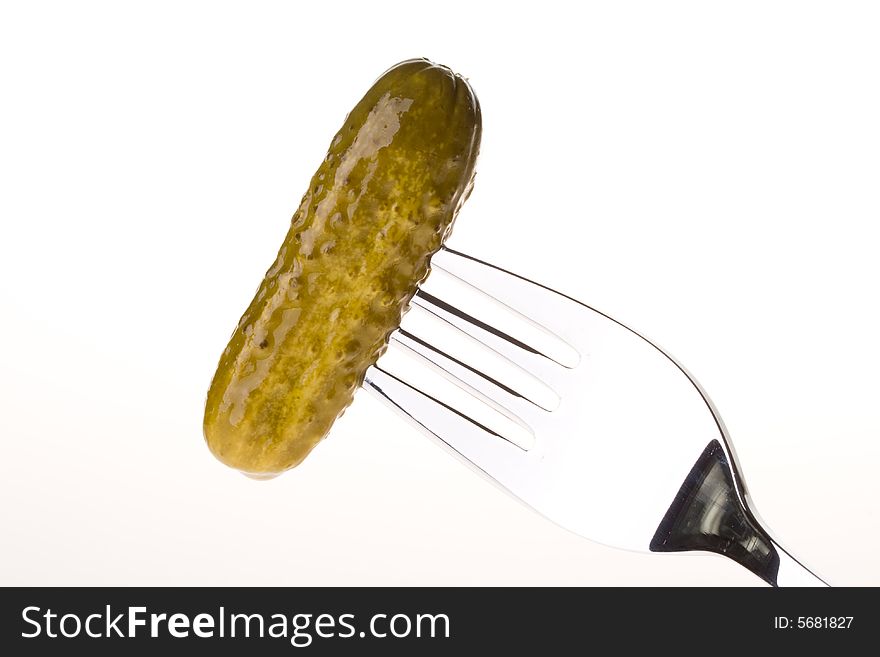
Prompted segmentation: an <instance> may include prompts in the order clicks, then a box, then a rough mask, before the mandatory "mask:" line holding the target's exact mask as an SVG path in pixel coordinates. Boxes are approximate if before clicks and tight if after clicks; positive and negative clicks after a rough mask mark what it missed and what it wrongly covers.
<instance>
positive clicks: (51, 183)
mask: <svg viewBox="0 0 880 657" xmlns="http://www.w3.org/2000/svg"><path fill="white" fill-rule="evenodd" d="M11 4H12V3H9V4H4V5H3V8H2V9H0V221H2V238H0V313H2V322H0V345H2V356H0V448H2V451H0V459H2V466H3V467H2V470H3V475H2V477H0V528H2V529H0V537H2V538H0V584H4V585H11V584H120V585H122V584H124V585H133V584H218V585H220V584H289V585H292V584H316V585H320V584H413V585H416V584H418V585H428V584H607V585H627V584H652V585H653V584H658V585H659V584H673V585H674V584H725V585H726V584H730V585H751V584H755V583H757V582H758V580H757V579H755V578H754V577H753V576H752V575H750V574H749V573H747V572H746V571H744V570H741V569H740V568H739V567H738V566H736V565H735V564H733V563H732V562H730V563H728V562H727V561H726V560H724V559H723V558H721V557H717V556H714V555H707V556H702V557H700V556H693V555H690V556H688V555H665V556H659V555H649V554H635V553H626V552H621V551H616V550H612V549H609V548H605V547H601V546H598V545H595V544H593V543H590V542H588V541H585V540H583V539H580V538H577V537H575V536H573V535H570V534H568V533H566V532H564V531H563V530H561V529H558V528H557V527H555V526H553V525H551V524H550V523H548V522H546V521H544V520H542V519H541V518H539V517H538V516H536V515H534V514H533V513H531V512H530V511H528V510H527V509H525V508H524V507H522V506H521V505H519V504H517V503H516V502H514V501H513V500H512V499H510V498H508V497H507V496H506V495H505V494H503V493H502V492H500V491H498V490H497V489H495V488H494V487H492V486H491V485H490V484H488V483H486V482H484V481H483V480H481V479H478V478H476V477H475V476H474V475H473V474H472V473H471V472H470V471H469V470H467V469H465V468H463V467H462V466H461V465H460V464H458V463H457V462H456V461H454V460H453V459H451V458H450V457H448V456H447V455H446V454H444V453H443V452H442V451H441V450H439V449H438V448H437V447H435V446H434V445H433V444H431V443H430V442H429V441H427V440H425V439H424V438H423V437H422V436H421V435H420V434H418V433H416V432H415V431H413V430H412V429H410V427H409V426H408V425H405V424H404V423H402V422H401V421H399V420H398V419H397V418H396V417H394V416H392V415H390V414H388V412H387V410H386V409H385V407H384V406H381V405H380V404H379V403H378V402H376V401H375V400H374V399H373V398H372V397H370V396H369V395H367V394H364V393H362V394H359V395H358V396H357V399H356V401H355V403H354V405H353V406H352V407H351V409H350V410H349V411H348V413H347V414H346V415H345V416H344V418H342V420H341V421H339V422H338V424H337V425H336V426H335V427H334V429H333V432H332V434H331V436H330V437H329V438H328V439H327V440H326V441H325V442H324V443H323V444H321V445H320V446H319V447H318V448H317V449H316V450H315V452H314V453H313V454H312V456H311V457H310V458H309V459H308V460H307V461H306V462H305V463H304V464H303V465H302V466H301V467H299V468H297V469H296V470H294V471H292V472H289V473H287V474H285V475H284V476H282V477H280V478H278V479H276V480H273V481H270V482H255V481H251V480H249V479H246V478H245V477H242V476H241V475H239V474H237V473H235V472H233V471H231V470H229V469H226V468H224V467H223V466H221V465H220V464H219V463H218V462H217V461H215V460H214V459H213V458H212V457H211V455H210V454H209V452H208V450H207V449H206V448H205V446H204V444H203V439H202V436H201V418H202V410H203V403H204V396H205V392H206V390H207V386H208V383H209V381H210V378H211V376H212V374H213V371H214V368H215V365H216V363H217V359H218V357H219V355H220V352H221V351H222V349H223V347H224V346H225V343H226V340H227V338H228V336H229V334H230V333H231V331H232V329H233V328H234V327H235V324H236V322H237V320H238V318H239V316H240V314H241V312H242V311H243V310H244V308H245V306H246V305H247V303H248V302H249V301H250V299H251V297H252V294H253V292H254V290H255V289H256V286H257V284H258V283H259V281H260V279H261V277H262V274H263V273H264V271H265V270H266V268H267V267H268V266H269V264H271V262H272V260H273V258H274V257H275V253H276V251H277V248H278V246H279V244H280V241H281V239H282V237H283V236H284V234H285V232H286V230H287V225H288V220H289V217H290V215H291V214H292V212H293V210H294V209H295V208H296V206H297V204H298V202H299V198H300V196H301V194H302V192H303V191H304V190H305V188H306V185H307V184H308V180H309V177H310V176H311V174H312V172H313V171H314V169H315V168H316V167H317V165H318V164H319V163H320V161H321V159H322V157H323V155H324V152H325V149H326V147H327V145H328V144H329V141H330V139H331V138H332V136H333V134H334V133H335V130H336V129H337V127H338V126H339V125H340V124H341V122H342V120H343V117H344V115H345V113H346V112H347V111H348V109H349V108H350V107H351V106H352V105H353V104H354V103H355V102H356V101H357V100H358V99H359V98H360V96H361V95H362V94H363V92H364V91H365V90H366V89H367V88H368V87H369V85H370V84H371V83H372V81H373V80H374V79H375V78H376V76H378V75H379V74H380V73H381V72H382V71H383V70H385V69H386V68H387V67H388V66H390V65H392V64H394V63H395V62H397V61H399V60H401V59H406V58H410V57H415V56H427V57H429V58H431V59H433V60H435V61H439V62H442V63H445V64H448V65H449V66H451V67H453V68H454V69H455V70H457V71H459V72H461V73H462V74H464V75H466V76H468V77H469V78H470V80H471V82H472V84H473V85H474V87H475V89H476V91H477V93H478V95H479V97H480V99H481V102H482V108H483V118H484V125H485V133H484V140H483V149H482V155H481V160H480V162H479V165H478V171H479V174H478V177H477V184H476V188H475V191H474V193H473V196H472V198H471V200H470V201H469V203H468V204H467V205H466V207H465V209H464V210H463V212H462V214H461V215H460V217H459V221H458V223H457V228H456V235H455V236H454V244H455V245H456V246H457V247H458V248H461V249H462V250H467V251H471V252H474V253H475V254H477V255H482V256H484V257H487V258H490V259H493V260H495V261H497V262H498V263H499V264H501V265H505V266H508V267H511V268H514V269H516V270H518V271H521V272H522V273H524V274H526V275H529V276H531V277H534V278H537V279H539V280H541V281H544V282H546V283H548V284H550V285H551V286H555V287H558V288H561V289H564V290H565V291H567V292H568V293H569V294H572V295H574V296H577V297H579V298H581V299H582V300H584V301H586V302H588V303H590V304H591V305H593V306H595V307H598V308H599V309H601V310H603V311H605V312H607V313H609V314H611V315H613V316H615V317H617V318H618V319H620V320H622V321H624V322H626V323H628V324H629V325H631V326H633V327H635V328H636V329H638V330H640V331H641V332H643V333H645V334H646V335H648V336H650V337H651V338H652V339H654V340H655V341H656V342H658V343H659V344H661V345H663V346H664V347H666V348H667V349H668V350H669V351H670V352H671V353H673V354H675V355H676V356H677V357H678V358H679V359H680V360H681V361H682V362H684V363H685V364H686V365H687V367H688V368H689V369H690V370H691V371H692V372H694V373H695V374H696V376H697V377H698V378H699V379H700V381H701V382H702V383H703V385H704V386H705V387H706V389H707V390H708V391H709V393H710V394H711V395H712V396H713V398H714V401H715V402H716V404H717V406H718V407H719V409H720V410H721V412H722V415H723V417H724V418H725V420H726V422H727V424H728V427H729V429H730V431H731V434H732V436H733V439H734V443H735V445H736V447H737V449H738V453H739V456H740V459H741V461H742V464H743V466H744V471H745V475H746V479H747V481H748V483H749V484H750V486H751V491H752V494H753V496H754V498H755V500H756V502H757V505H758V509H759V511H760V512H761V514H762V516H763V517H764V518H765V519H766V520H767V521H768V523H769V524H770V525H771V527H772V528H773V529H774V530H775V532H776V534H777V535H778V536H779V537H780V538H781V539H782V540H783V542H784V543H786V544H787V545H789V546H790V547H791V549H792V551H793V552H794V553H795V554H796V555H798V556H800V557H801V558H802V559H803V560H804V561H805V562H806V563H808V564H809V565H811V566H813V567H814V568H815V569H816V570H817V571H818V572H819V573H820V574H822V575H824V576H825V577H827V578H828V579H829V580H830V581H831V582H832V583H837V584H873V585H878V584H880V564H878V559H877V547H876V546H877V543H878V539H880V512H878V509H877V499H878V483H877V482H878V466H880V440H878V438H880V430H878V426H880V411H878V408H880V406H878V403H877V402H878V399H880V377H878V372H880V348H878V341H877V335H878V334H880V310H878V309H880V303H878V298H877V297H878V295H877V281H878V278H880V263H878V258H877V250H878V231H877V225H878V219H880V188H878V179H880V121H878V117H880V85H878V72H880V39H878V34H880V14H878V7H877V5H876V3H870V2H864V3H856V2H847V3H840V2H836V3H832V2H827V3H816V2H738V3H704V2H691V3H668V2H667V3H653V2H651V3H628V2H616V3H599V4H587V3H571V4H562V3H552V2H541V3H538V4H527V5H521V4H517V3H494V2H485V3H483V2H474V1H469V2H452V1H447V2H443V3H439V4H425V3H414V2H400V3H391V2H379V1H376V0H373V1H371V2H356V3H355V2H352V3H344V2H338V1H337V2H328V3H322V2H310V3H300V2H297V3H294V2H288V3H269V2H253V3H239V4H232V3H218V2H204V3H197V2H150V3H112V2H106V3H98V2H81V3H61V2H59V3H46V2H33V3H19V4H18V6H10V5H11Z"/></svg>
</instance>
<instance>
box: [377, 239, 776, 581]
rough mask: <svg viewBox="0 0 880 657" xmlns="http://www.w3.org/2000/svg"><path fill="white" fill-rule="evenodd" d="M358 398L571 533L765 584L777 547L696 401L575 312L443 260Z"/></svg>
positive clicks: (723, 439)
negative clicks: (697, 560) (402, 420)
mask: <svg viewBox="0 0 880 657" xmlns="http://www.w3.org/2000/svg"><path fill="white" fill-rule="evenodd" d="M365 386H366V387H367V388H368V389H371V390H372V391H373V392H375V393H377V394H378V395H379V396H380V398H382V399H383V401H385V402H387V403H389V404H390V405H392V407H394V408H395V410H397V411H398V412H400V413H401V414H402V415H404V416H405V417H406V418H408V419H409V420H411V421H412V422H414V423H415V424H416V425H417V426H418V427H419V428H421V429H422V430H423V431H425V432H426V433H427V434H428V435H429V436H431V437H433V438H435V439H436V440H437V441H438V442H439V443H440V444H441V445H442V446H443V447H444V448H446V449H447V450H449V451H451V452H452V453H453V454H455V455H456V456H458V457H460V458H462V459H463V460H464V461H465V462H466V463H468V464H469V465H471V466H472V467H474V468H476V469H477V470H478V471H480V472H481V473H483V474H485V475H487V476H488V477H489V478H490V479H491V480H492V481H494V482H496V483H497V484H499V485H500V486H502V487H503V488H504V489H506V490H507V491H509V492H510V493H512V494H513V495H514V496H515V497H517V498H519V499H520V500H522V501H523V502H525V503H526V504H527V505H528V506H530V507H532V508H533V509H535V510H536V511H538V512H539V513H541V514H543V515H544V516H546V517H547V518H549V519H550V520H552V521H554V522H556V523H557V524H559V525H561V526H562V527H564V528H566V529H568V530H570V531H573V532H575V533H577V534H579V535H581V536H584V537H586V538H589V539H592V540H594V541H597V542H600V543H603V544H606V545H610V546H613V547H618V548H624V549H630V550H638V551H647V550H651V551H678V550H692V549H701V550H709V551H714V552H721V553H723V554H726V555H727V556H732V557H733V558H735V559H736V560H737V561H739V562H740V563H742V564H743V565H745V566H747V567H749V568H750V569H751V570H752V571H753V572H756V573H757V574H758V575H760V576H761V577H763V578H764V579H766V580H767V581H770V582H772V583H775V577H776V573H777V572H778V568H779V559H780V552H779V550H778V549H777V548H778V546H777V545H776V544H775V542H774V541H773V540H772V539H771V538H770V536H769V535H768V534H767V532H766V531H765V530H763V529H762V528H761V526H760V524H759V522H758V521H757V519H756V516H755V515H754V513H753V512H752V511H751V509H750V508H749V506H748V503H747V496H746V492H745V488H744V485H743V482H742V478H741V476H740V474H739V469H738V467H737V465H736V459H735V455H734V454H733V451H732V448H731V445H730V441H729V438H728V436H727V433H726V430H725V428H724V425H723V423H722V421H721V419H720V417H719V416H718V414H717V412H716V411H715V409H714V407H713V406H712V403H711V401H710V400H709V398H708V397H707V396H706V394H705V393H704V392H703V390H702V389H701V388H700V386H699V385H698V384H697V383H696V381H695V380H694V378H693V377H692V376H691V375H690V374H689V373H688V372H687V371H686V370H685V369H684V368H683V367H682V366H681V365H679V364H678V363H677V362H676V361H675V360H673V359H672V358H671V357H670V356H669V355H667V354H666V353H665V352H663V351H662V350H661V349H659V348H658V347H657V346H656V345H654V344H653V343H651V342H650V341H649V340H647V339H646V338H644V337H642V336H641V335H639V334H638V333H636V332H634V331H633V330H631V329H629V328H627V327H626V326H624V325H622V324H620V323H619V322H617V321H616V320H614V319H612V318H610V317H608V316H607V315H605V314H603V313H601V312H599V311H597V310H595V309H593V308H590V307H589V306H586V305H584V304H582V303H580V302H578V301H576V300H574V299H572V298H570V297H568V296H565V295H563V294H560V293H558V292H556V291H554V290H551V289H549V288H547V287H544V286H542V285H540V284H537V283H534V282H532V281H529V280H527V279H525V278H522V277H520V276H517V275H515V274H512V273H510V272H507V271H505V270H502V269H500V268H497V267H494V266H492V265H489V264H487V263H485V262H482V261H480V260H478V259H476V258H472V257H470V256H466V255H464V254H462V253H459V252H456V251H452V250H450V249H448V248H444V249H442V250H441V251H440V252H438V253H437V254H436V255H435V256H434V258H433V260H432V273H431V275H430V276H429V277H428V279H427V280H426V281H425V282H424V283H423V284H422V286H421V288H420V290H419V292H418V294H417V295H416V297H415V298H414V299H413V307H412V309H411V311H410V312H409V313H408V314H407V315H406V317H405V318H404V320H403V323H402V324H401V327H400V329H398V331H396V332H395V333H394V334H393V335H392V339H391V342H390V345H389V349H388V351H387V352H386V354H385V355H383V356H382V357H381V358H380V359H379V361H378V362H377V363H376V365H375V366H373V367H372V368H371V369H370V370H369V371H368V372H367V376H366V379H365Z"/></svg>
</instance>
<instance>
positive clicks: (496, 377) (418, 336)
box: [392, 305, 560, 423]
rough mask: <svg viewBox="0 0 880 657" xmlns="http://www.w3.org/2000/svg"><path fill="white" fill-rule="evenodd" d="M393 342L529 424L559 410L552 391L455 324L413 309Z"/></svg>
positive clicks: (427, 311) (418, 309) (419, 308)
mask: <svg viewBox="0 0 880 657" xmlns="http://www.w3.org/2000/svg"><path fill="white" fill-rule="evenodd" d="M392 340H395V341H397V342H399V343H400V344H402V345H404V346H406V347H408V348H409V349H411V350H413V351H415V352H417V353H418V354H419V355H421V356H422V357H423V358H424V359H425V360H427V361H429V362H431V363H433V364H434V365H435V366H436V367H438V368H440V369H441V370H443V371H445V372H447V373H449V374H450V375H452V376H454V377H455V378H456V379H457V380H458V381H460V382H461V383H462V384H463V385H466V386H468V387H469V388H471V389H472V390H475V391H477V392H478V393H480V394H482V395H485V396H486V397H488V398H490V399H493V400H495V401H496V402H497V403H499V404H500V405H501V406H502V407H504V408H507V409H510V410H511V411H513V412H514V414H516V415H518V416H519V417H520V418H522V419H524V420H526V421H527V422H529V423H531V420H532V418H534V417H535V416H536V415H537V416H538V417H541V415H544V414H546V412H548V411H554V410H556V408H558V407H559V403H560V398H559V395H558V394H557V393H556V391H555V390H553V388H552V387H550V386H549V385H547V384H546V383H545V382H543V381H541V380H540V379H538V378H537V377H536V376H534V375H533V374H532V373H530V372H529V371H527V370H525V369H524V368H523V367H522V366H520V365H519V364H517V363H515V362H514V361H512V360H511V359H509V358H507V357H506V356H504V355H503V354H501V353H499V352H498V351H497V350H495V349H493V348H492V347H491V346H489V345H487V344H485V343H484V342H482V341H480V340H478V339H476V338H475V337H473V336H472V335H470V334H468V333H466V332H465V331H463V330H462V329H461V328H459V327H458V326H456V325H455V324H453V323H451V322H448V321H446V320H444V319H442V318H440V317H439V316H437V315H436V314H434V313H432V312H430V311H429V310H426V309H424V308H422V307H421V306H419V305H414V306H413V308H412V309H411V310H410V312H409V313H408V314H407V315H406V317H405V318H404V320H403V323H402V325H401V327H400V330H399V331H396V332H395V333H394V334H393V335H392Z"/></svg>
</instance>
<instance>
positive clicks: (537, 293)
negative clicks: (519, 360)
mask: <svg viewBox="0 0 880 657" xmlns="http://www.w3.org/2000/svg"><path fill="white" fill-rule="evenodd" d="M431 267H432V269H439V270H441V271H443V272H446V273H448V274H451V275H453V276H455V277H457V278H459V279H461V280H463V281H466V282H467V283H469V284H470V285H471V286H473V287H475V288H478V289H479V290H481V291H482V292H484V293H485V294H486V295H487V296H490V297H492V298H494V299H496V300H497V301H499V302H501V303H503V304H504V305H506V306H508V307H510V308H511V309H513V310H514V311H516V312H517V313H519V314H521V315H522V316H525V317H527V318H528V319H529V320H531V321H533V322H536V323H537V324H539V325H541V326H543V327H545V330H547V331H549V332H552V334H553V335H555V336H556V337H557V339H559V340H561V341H564V343H566V344H567V345H568V346H569V348H571V349H573V350H575V351H576V352H577V353H579V354H580V355H581V356H583V355H584V354H585V353H587V352H588V351H589V346H590V345H589V344H586V343H585V342H584V336H583V334H582V333H580V332H578V330H577V329H578V328H579V327H580V323H579V320H580V319H581V318H582V317H584V316H590V315H591V314H593V313H598V311H596V310H595V309H593V308H590V307H589V306H586V305H584V304H582V303H581V302H579V301H577V300H575V299H572V298H571V297H568V296H566V295H564V294H562V293H560V292H557V291H556V290H553V289H551V288H548V287H545V286H544V285H541V284H539V283H535V282H534V281H531V280H529V279H527V278H523V277H522V276H519V275H518V274H514V273H512V272H509V271H506V270H504V269H501V268H499V267H496V266H494V265H491V264H489V263H487V262H484V261H482V260H479V259H478V258H474V257H473V256H469V255H467V254H464V253H461V252H460V251H455V250H453V249H450V248H448V247H443V248H442V249H441V250H440V251H438V252H437V253H435V254H434V256H433V258H432V259H431ZM428 281H430V278H429V279H428ZM598 314H599V315H603V316H604V314H603V313H598ZM606 317H607V316H606ZM574 364H575V365H577V363H574ZM569 366H570V365H569Z"/></svg>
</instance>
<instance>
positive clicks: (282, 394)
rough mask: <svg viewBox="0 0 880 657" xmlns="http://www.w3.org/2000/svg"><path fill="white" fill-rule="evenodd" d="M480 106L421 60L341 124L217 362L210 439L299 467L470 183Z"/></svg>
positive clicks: (231, 452)
mask: <svg viewBox="0 0 880 657" xmlns="http://www.w3.org/2000/svg"><path fill="white" fill-rule="evenodd" d="M481 131H482V128H481V119H480V107H479V103H478V102H477V98H476V96H475V95H474V92H473V90H472V89H471V87H470V85H469V84H468V83H467V82H466V81H465V80H464V79H463V78H461V77H460V76H458V75H455V74H453V73H452V71H450V70H449V69H448V68H446V67H443V66H438V65H435V64H432V63H431V62H429V61H427V60H424V59H419V60H410V61H406V62H402V63H400V64H398V65H397V66H394V67H393V68H391V69H390V70H389V71H387V72H386V73H385V74H384V75H383V76H382V77H381V78H379V80H378V81H377V82H376V83H375V84H374V85H373V87H372V88H371V89H370V90H369V91H368V92H367V93H366V95H365V96H364V97H363V99H362V100H361V101H360V102H359V103H358V104H357V105H356V106H355V107H354V109H353V110H352V111H351V113H350V114H349V115H348V117H347V118H346V121H345V125H343V127H342V129H341V130H340V131H339V132H338V133H337V134H336V136H335V137H334V138H333V141H332V143H331V145H330V150H329V152H328V153H327V156H326V158H325V159H324V161H323V163H322V164H321V166H320V167H319V168H318V171H317V172H316V173H315V175H314V177H313V178H312V181H311V184H310V185H309V188H308V191H307V192H306V194H305V196H303V199H302V202H301V203H300V206H299V209H298V210H297V211H296V213H295V214H294V216H293V219H292V221H291V226H290V230H289V232H288V233H287V236H286V237H285V239H284V242H283V243H282V245H281V249H280V250H279V252H278V257H277V258H276V259H275V262H274V264H273V265H272V266H271V267H270V268H269V270H268V271H267V272H266V277H265V278H264V279H263V282H262V284H261V285H260V287H259V289H258V291H257V294H256V296H255V297H254V300H253V301H252V302H251V304H250V306H249V307H248V309H247V310H246V311H245V313H244V315H243V316H242V318H241V321H240V322H239V324H238V328H236V330H235V332H234V333H233V335H232V338H231V339H230V341H229V345H228V346H227V347H226V350H225V351H224V352H223V355H222V356H221V358H220V363H219V365H218V367H217V372H216V373H215V375H214V379H213V381H212V382H211V388H210V390H209V391H208V400H207V404H206V407H205V418H204V431H205V439H206V440H207V443H208V446H209V447H210V449H211V451H212V452H213V453H214V455H215V456H216V457H217V458H218V459H220V460H221V461H222V462H223V463H226V464H227V465H229V466H232V467H233V468H237V469H239V470H241V471H242V472H245V473H247V474H250V475H253V476H257V477H260V476H270V475H273V474H277V473H280V472H283V471H284V470H287V469H289V468H292V467H294V466H296V465H298V464H299V463H300V462H301V461H302V460H303V459H304V458H305V457H306V456H307V455H308V454H309V452H310V451H311V450H312V449H313V448H314V446H315V445H316V444H317V443H318V442H319V441H320V440H321V439H322V438H323V437H324V436H325V435H326V434H327V432H328V431H329V430H330V426H331V425H332V424H333V422H334V421H335V420H336V418H337V417H339V416H340V415H341V414H342V413H343V412H344V411H345V409H346V407H347V406H348V405H349V404H350V403H351V401H352V397H353V395H354V392H355V390H356V389H357V388H358V386H359V385H360V383H361V382H362V380H363V377H364V374H365V372H366V370H367V368H368V367H369V366H370V365H372V364H373V363H375V362H376V359H378V358H379V356H380V355H381V354H382V352H383V351H384V349H385V347H386V345H387V342H388V337H389V335H390V334H391V332H392V331H394V329H396V328H397V327H398V326H399V325H400V320H401V317H402V315H403V313H404V311H405V310H406V308H407V306H408V304H409V302H410V299H411V298H412V296H413V295H414V294H415V292H416V288H417V286H418V284H419V283H420V282H421V281H422V280H424V278H425V276H427V274H428V265H429V260H430V258H431V255H432V254H433V253H435V252H436V251H437V250H438V249H439V248H440V246H441V244H442V243H443V240H444V239H445V238H446V236H447V235H448V234H449V232H450V229H451V227H452V222H453V219H454V218H455V215H456V213H457V212H458V209H459V207H460V206H461V204H462V203H463V202H464V200H465V199H466V198H467V195H468V193H469V191H470V187H471V185H472V183H473V177H474V164H475V161H476V157H477V152H478V150H479V146H480V136H481Z"/></svg>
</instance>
